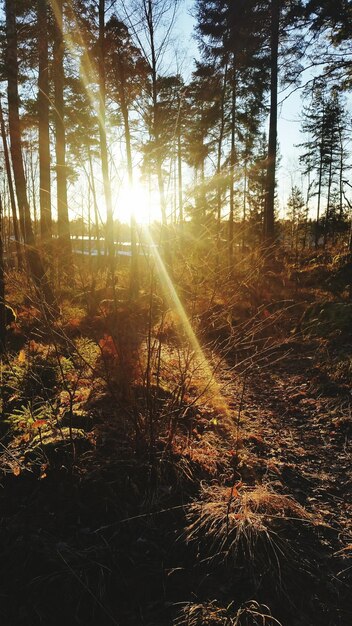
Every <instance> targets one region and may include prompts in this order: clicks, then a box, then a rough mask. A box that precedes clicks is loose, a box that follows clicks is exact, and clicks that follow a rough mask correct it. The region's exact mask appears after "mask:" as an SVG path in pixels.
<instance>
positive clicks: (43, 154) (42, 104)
mask: <svg viewBox="0 0 352 626" xmlns="http://www.w3.org/2000/svg"><path fill="white" fill-rule="evenodd" d="M38 53H39V73H38V121H39V198H40V234H41V239H42V242H43V243H44V244H46V243H48V242H49V241H50V240H51V235H52V218H51V189H50V137H49V100H50V96H49V72H48V13H47V2H46V0H38Z"/></svg>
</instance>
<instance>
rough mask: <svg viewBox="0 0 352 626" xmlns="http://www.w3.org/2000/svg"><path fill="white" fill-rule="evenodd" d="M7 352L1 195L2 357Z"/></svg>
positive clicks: (0, 325)
mask: <svg viewBox="0 0 352 626" xmlns="http://www.w3.org/2000/svg"><path fill="white" fill-rule="evenodd" d="M5 350H6V308H5V273H4V245H3V206H2V197H1V195H0V355H1V354H3V353H4V352H5Z"/></svg>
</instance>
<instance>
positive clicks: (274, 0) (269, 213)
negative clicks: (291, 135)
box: [264, 0, 280, 244]
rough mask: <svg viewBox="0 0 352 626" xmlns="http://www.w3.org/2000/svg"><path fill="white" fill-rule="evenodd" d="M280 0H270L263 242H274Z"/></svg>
mask: <svg viewBox="0 0 352 626" xmlns="http://www.w3.org/2000/svg"><path fill="white" fill-rule="evenodd" d="M279 26H280V0H271V37H270V57H271V61H270V66H271V67H270V74H271V77H270V122H269V145H268V159H267V176H266V190H265V208H264V240H265V241H266V243H268V244H270V243H272V242H273V241H274V227H275V218H274V205H275V182H276V152H277V99H278V95H277V92H278V56H279Z"/></svg>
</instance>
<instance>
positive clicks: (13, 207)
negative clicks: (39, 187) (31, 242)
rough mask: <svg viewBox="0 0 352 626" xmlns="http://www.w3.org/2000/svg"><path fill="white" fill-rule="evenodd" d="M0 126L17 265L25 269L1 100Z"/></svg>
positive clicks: (20, 268)
mask: <svg viewBox="0 0 352 626" xmlns="http://www.w3.org/2000/svg"><path fill="white" fill-rule="evenodd" d="M0 128H1V136H2V144H3V147H4V158H5V168H6V175H7V183H8V187H9V194H10V204H11V212H12V222H13V232H14V235H15V243H16V253H17V267H18V269H19V270H22V269H23V257H22V250H21V241H20V229H19V225H18V218H17V209H16V200H15V190H14V188H13V181H12V172H11V164H10V155H9V149H8V145H7V139H6V131H5V123H4V117H3V114H2V106H1V101H0Z"/></svg>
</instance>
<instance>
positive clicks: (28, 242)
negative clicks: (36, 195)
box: [5, 0, 54, 306]
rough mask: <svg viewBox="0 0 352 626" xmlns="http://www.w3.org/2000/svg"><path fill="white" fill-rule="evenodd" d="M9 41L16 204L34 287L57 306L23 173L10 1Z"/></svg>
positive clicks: (8, 5) (8, 0)
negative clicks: (40, 253)
mask: <svg viewBox="0 0 352 626" xmlns="http://www.w3.org/2000/svg"><path fill="white" fill-rule="evenodd" d="M5 14H6V40H7V50H6V52H7V59H6V61H7V64H6V67H7V95H8V108H9V131H10V145H11V158H12V166H13V172H14V179H15V186H16V195H17V203H18V209H19V214H20V225H21V229H22V236H23V240H24V244H25V251H26V257H27V261H28V265H29V268H30V271H31V275H32V277H33V280H34V282H35V285H36V287H37V289H38V291H40V293H41V294H42V295H43V296H44V299H45V301H46V303H47V304H48V305H51V306H52V305H53V304H54V296H53V293H52V291H51V288H50V286H49V283H48V280H47V276H46V272H45V269H44V266H43V264H42V261H41V259H40V256H39V253H38V250H37V249H36V247H35V240H34V234H33V229H32V222H31V214H30V210H29V203H28V198H27V190H26V179H25V174H24V166H23V158H22V145H21V126H20V117H19V94H18V56H17V28H16V13H15V5H14V3H13V2H12V1H11V0H6V3H5Z"/></svg>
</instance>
